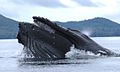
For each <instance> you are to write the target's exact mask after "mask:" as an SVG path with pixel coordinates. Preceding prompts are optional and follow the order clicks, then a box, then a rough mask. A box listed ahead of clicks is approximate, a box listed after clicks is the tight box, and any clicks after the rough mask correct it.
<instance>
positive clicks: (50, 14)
mask: <svg viewBox="0 0 120 72" xmlns="http://www.w3.org/2000/svg"><path fill="white" fill-rule="evenodd" d="M0 14H2V15H4V16H6V17H9V18H12V19H15V20H18V21H27V22H28V21H31V22H32V16H41V17H45V18H48V19H50V20H52V21H62V22H66V21H80V20H84V19H91V18H94V17H104V18H108V19H111V20H113V21H116V22H119V23H120V0H0Z"/></svg>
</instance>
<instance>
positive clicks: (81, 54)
mask: <svg viewBox="0 0 120 72" xmlns="http://www.w3.org/2000/svg"><path fill="white" fill-rule="evenodd" d="M65 56H66V58H72V59H74V58H82V59H84V58H96V57H98V56H99V55H95V54H94V53H92V52H90V51H85V50H79V49H76V48H75V46H74V45H72V46H71V47H70V51H69V52H67V53H66V54H65Z"/></svg>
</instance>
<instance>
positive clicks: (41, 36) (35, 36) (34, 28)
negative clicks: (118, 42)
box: [17, 16, 118, 60]
mask: <svg viewBox="0 0 120 72" xmlns="http://www.w3.org/2000/svg"><path fill="white" fill-rule="evenodd" d="M33 19H34V23H26V22H20V23H19V32H18V35H17V39H18V41H19V43H21V44H23V45H24V49H23V50H24V52H25V56H26V57H32V58H36V59H45V60H46V59H61V58H65V54H66V53H67V52H68V51H70V47H71V46H72V45H74V46H75V48H76V49H79V50H84V51H86V52H87V51H90V52H92V53H94V54H98V53H99V54H100V55H106V56H113V55H114V56H118V55H117V54H116V53H114V52H111V51H110V50H108V49H106V48H103V47H101V46H100V45H98V44H97V43H95V42H94V41H93V40H91V39H90V38H89V37H88V36H86V35H85V34H83V33H81V32H80V31H77V30H72V29H67V28H63V27H61V26H58V25H57V24H56V23H54V22H51V21H50V20H48V19H45V18H42V17H36V16H34V17H33Z"/></svg>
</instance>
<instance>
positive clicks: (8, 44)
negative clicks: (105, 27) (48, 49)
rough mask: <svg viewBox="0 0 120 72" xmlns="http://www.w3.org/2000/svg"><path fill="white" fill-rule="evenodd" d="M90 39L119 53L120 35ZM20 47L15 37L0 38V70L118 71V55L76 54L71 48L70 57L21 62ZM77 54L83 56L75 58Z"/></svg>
mask: <svg viewBox="0 0 120 72" xmlns="http://www.w3.org/2000/svg"><path fill="white" fill-rule="evenodd" d="M92 39H93V40H94V41H96V42H97V43H98V44H100V45H102V46H103V47H105V48H108V49H110V50H112V51H114V52H116V53H120V37H94V38H92ZM22 49H23V46H22V45H21V44H19V43H18V42H17V39H4V40H0V72H120V57H105V56H103V57H99V56H94V55H92V54H82V53H83V52H81V53H80V54H78V52H79V51H78V52H76V50H72V51H71V52H69V53H71V54H72V55H71V58H70V59H62V60H54V61H37V62H22V61H20V59H21V57H22ZM76 55H77V56H76ZM82 55H83V56H82ZM79 56H82V57H83V58H79V59H78V58H76V57H79ZM69 57H70V56H69ZM84 57H85V58H84Z"/></svg>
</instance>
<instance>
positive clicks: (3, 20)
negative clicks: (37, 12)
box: [0, 14, 120, 39]
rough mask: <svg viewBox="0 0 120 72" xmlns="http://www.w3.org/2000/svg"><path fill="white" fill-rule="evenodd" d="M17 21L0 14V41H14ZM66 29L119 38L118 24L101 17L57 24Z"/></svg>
mask: <svg viewBox="0 0 120 72" xmlns="http://www.w3.org/2000/svg"><path fill="white" fill-rule="evenodd" d="M18 23H19V22H18V21H15V20H13V19H10V18H7V17H5V16H3V15H1V14H0V39H12V38H13V39H14V38H16V35H17V32H18ZM55 23H57V24H58V25H61V26H63V27H66V28H71V29H74V30H80V31H81V32H83V33H84V32H88V33H89V34H88V35H89V36H92V37H105V36H120V33H119V32H120V24H119V23H117V22H114V21H111V20H109V19H106V18H103V17H96V18H93V19H88V20H83V21H68V22H58V21H56V22H55Z"/></svg>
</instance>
